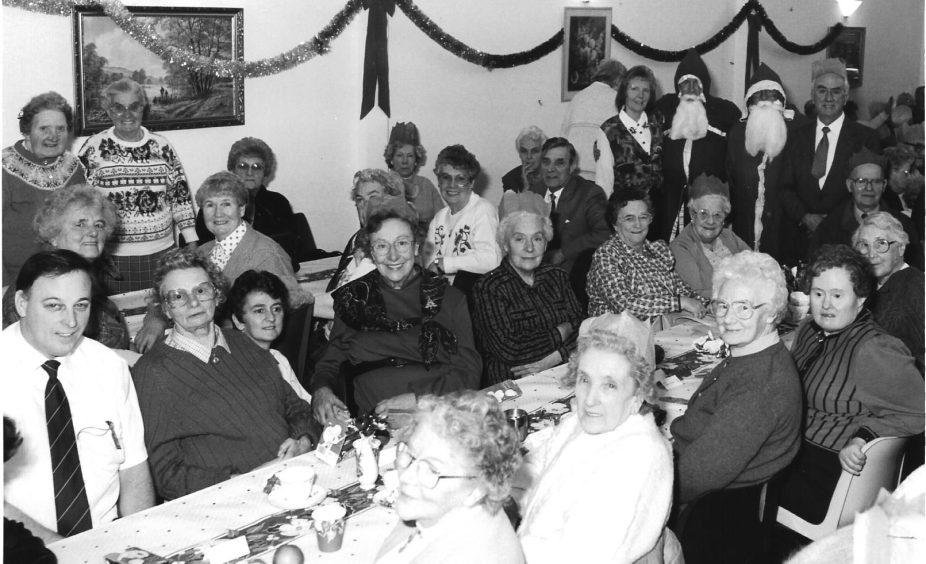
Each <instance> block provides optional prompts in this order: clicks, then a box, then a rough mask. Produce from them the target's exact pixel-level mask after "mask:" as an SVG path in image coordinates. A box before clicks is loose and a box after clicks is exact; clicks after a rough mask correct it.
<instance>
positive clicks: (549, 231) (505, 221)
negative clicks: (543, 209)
mask: <svg viewBox="0 0 926 564" xmlns="http://www.w3.org/2000/svg"><path fill="white" fill-rule="evenodd" d="M528 217H537V218H540V229H541V231H543V238H544V239H545V240H546V242H547V243H549V242H550V241H552V240H553V222H552V221H550V217H549V216H546V215H541V214H539V213H534V212H530V211H526V210H519V211H516V212H511V213H509V214H507V215H506V216H505V217H503V218H502V220H501V221H499V222H498V230H496V232H495V240H496V241H497V242H498V246H499V247H501V248H502V249H505V254H507V253H508V250H509V249H508V239H510V238H511V232H512V231H514V228H515V226H517V225H518V222H519V221H520V220H522V219H525V218H528Z"/></svg>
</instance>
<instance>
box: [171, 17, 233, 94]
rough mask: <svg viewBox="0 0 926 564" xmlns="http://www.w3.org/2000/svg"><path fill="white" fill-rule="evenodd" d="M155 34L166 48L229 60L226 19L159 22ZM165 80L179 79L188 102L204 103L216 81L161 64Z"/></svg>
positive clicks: (211, 18) (178, 19) (201, 18)
mask: <svg viewBox="0 0 926 564" xmlns="http://www.w3.org/2000/svg"><path fill="white" fill-rule="evenodd" d="M158 31H160V32H161V34H162V37H163V39H164V40H165V41H166V42H167V43H168V44H170V45H174V46H176V47H180V48H181V49H185V50H187V51H190V52H192V53H195V54H197V55H200V56H203V57H206V58H208V59H214V58H221V59H231V58H232V43H231V37H232V34H231V21H230V20H229V19H227V18H214V17H199V18H160V21H159V22H158ZM164 68H165V70H166V71H167V73H168V76H169V77H178V78H179V77H181V76H182V77H183V78H184V80H185V82H186V83H187V85H188V87H189V93H190V95H191V97H192V98H200V99H205V98H208V97H209V96H211V95H212V93H213V88H214V87H215V82H216V77H215V76H214V75H211V74H209V73H203V72H199V71H197V70H195V69H191V68H185V67H182V66H180V65H179V64H177V63H171V62H165V63H164Z"/></svg>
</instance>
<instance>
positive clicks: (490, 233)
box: [423, 145, 502, 281]
mask: <svg viewBox="0 0 926 564" xmlns="http://www.w3.org/2000/svg"><path fill="white" fill-rule="evenodd" d="M479 170H480V167H479V161H477V160H476V156H475V155H473V154H472V153H470V152H469V151H467V150H466V147H464V146H463V145H451V146H449V147H445V148H444V150H442V151H441V152H440V154H438V155H437V162H436V163H435V164H434V174H435V176H437V185H438V187H440V193H441V196H442V197H443V198H444V201H445V202H447V207H446V208H444V209H442V210H440V211H439V212H437V215H435V216H434V219H433V220H432V221H431V226H430V227H429V228H428V236H427V246H426V247H425V258H424V263H423V264H425V265H426V266H427V268H428V269H429V270H431V271H433V272H437V273H439V274H446V275H448V277H449V278H450V279H451V281H453V278H454V276H455V275H456V274H457V273H458V272H461V271H466V272H469V273H471V274H485V273H486V272H488V271H490V270H492V269H493V268H495V267H496V266H498V265H499V263H500V262H501V260H502V255H501V251H500V249H499V248H498V243H496V242H495V232H496V231H497V229H498V211H497V210H496V209H495V206H493V205H492V204H491V203H490V202H489V201H488V200H485V199H483V198H482V197H480V196H479V195H478V194H476V193H474V192H473V183H474V182H475V181H476V177H477V176H479Z"/></svg>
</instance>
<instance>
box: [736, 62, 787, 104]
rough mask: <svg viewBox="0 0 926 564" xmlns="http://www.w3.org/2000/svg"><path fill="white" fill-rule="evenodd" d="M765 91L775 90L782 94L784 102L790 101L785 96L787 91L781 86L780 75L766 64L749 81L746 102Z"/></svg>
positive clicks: (760, 66)
mask: <svg viewBox="0 0 926 564" xmlns="http://www.w3.org/2000/svg"><path fill="white" fill-rule="evenodd" d="M763 90H774V91H775V92H778V93H779V94H781V97H782V98H783V102H787V101H788V96H787V94H785V89H784V87H783V86H782V85H781V78H780V77H779V76H778V73H776V72H775V71H773V70H772V69H771V68H769V66H768V65H766V64H765V63H762V64H761V65H759V69H758V70H757V71H756V72H755V74H753V75H752V78H751V79H749V87H748V88H746V101H749V98H750V97H751V96H752V95H753V94H755V93H756V92H762V91H763Z"/></svg>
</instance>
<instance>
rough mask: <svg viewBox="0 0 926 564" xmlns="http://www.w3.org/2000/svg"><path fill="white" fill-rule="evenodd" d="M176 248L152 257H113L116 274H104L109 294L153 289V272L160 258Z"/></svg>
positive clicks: (157, 253)
mask: <svg viewBox="0 0 926 564" xmlns="http://www.w3.org/2000/svg"><path fill="white" fill-rule="evenodd" d="M176 248H177V247H176V246H173V247H171V248H169V249H165V250H163V251H158V252H156V253H154V254H152V255H141V256H116V255H113V256H112V259H113V264H114V265H115V267H116V271H117V273H106V274H105V275H104V283H105V284H106V289H107V290H108V291H109V294H121V293H123V292H134V291H136V290H150V289H152V288H153V287H154V271H155V270H156V269H157V267H158V263H159V262H160V260H161V257H162V256H164V255H165V254H167V253H169V252H170V251H172V250H174V249H176Z"/></svg>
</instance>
